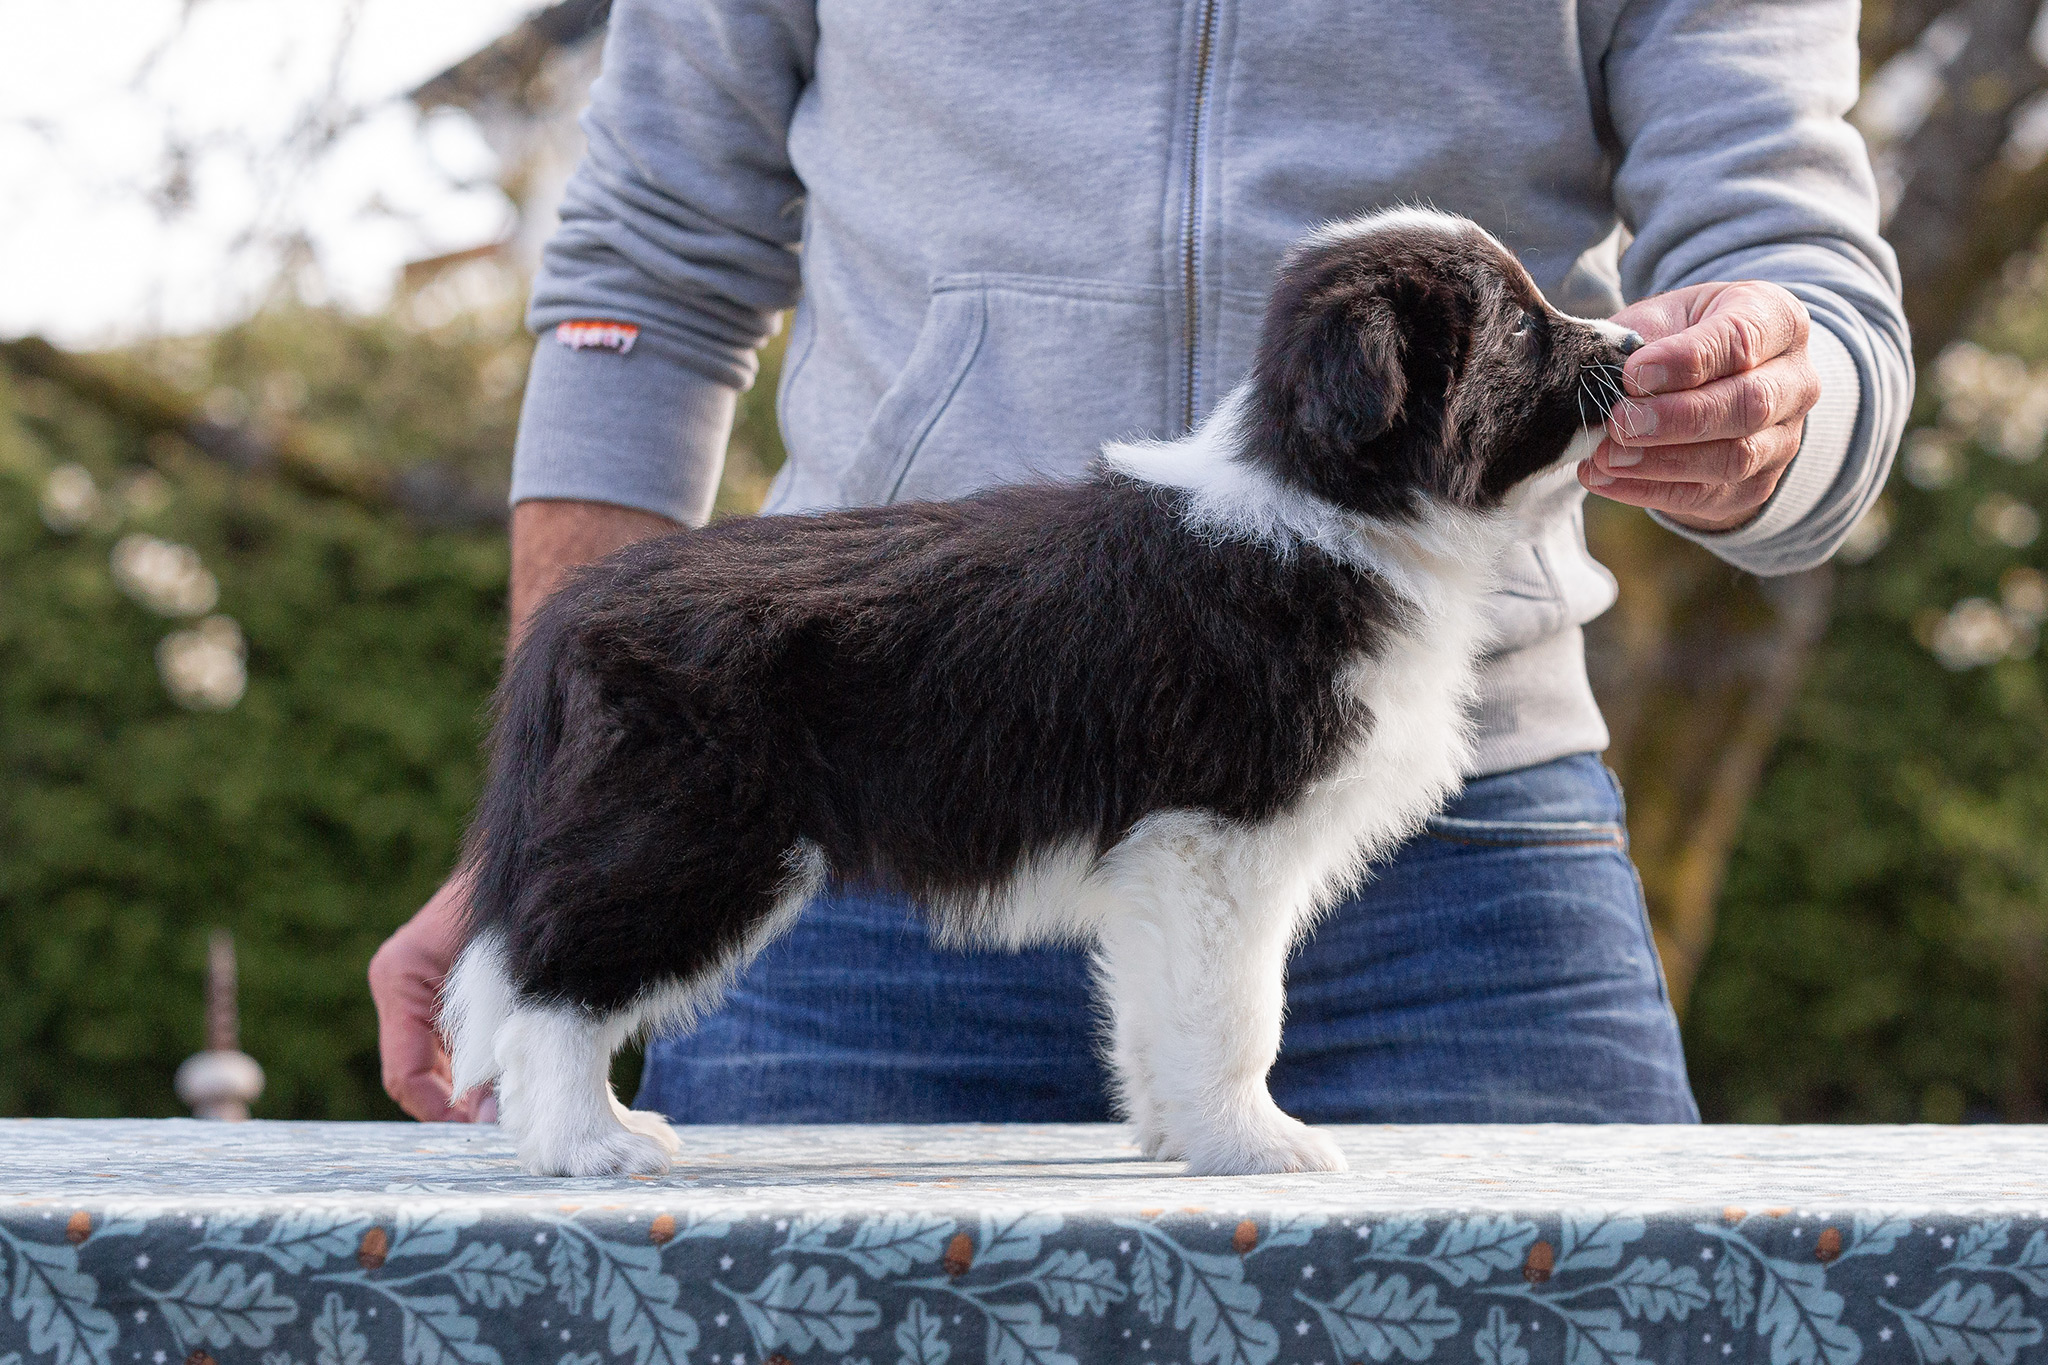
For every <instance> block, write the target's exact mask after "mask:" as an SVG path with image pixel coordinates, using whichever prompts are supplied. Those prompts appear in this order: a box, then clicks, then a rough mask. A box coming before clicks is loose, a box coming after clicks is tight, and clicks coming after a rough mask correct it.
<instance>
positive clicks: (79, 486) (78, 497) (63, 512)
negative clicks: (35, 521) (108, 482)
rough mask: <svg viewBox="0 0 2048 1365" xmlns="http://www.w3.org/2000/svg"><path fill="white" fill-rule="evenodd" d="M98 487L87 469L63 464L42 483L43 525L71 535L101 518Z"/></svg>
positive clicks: (81, 466) (78, 465)
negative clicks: (95, 519)
mask: <svg viewBox="0 0 2048 1365" xmlns="http://www.w3.org/2000/svg"><path fill="white" fill-rule="evenodd" d="M100 507H101V502H100V490H99V485H98V484H96V483H94V482H93V480H92V473H91V471H90V470H88V469H87V468H86V467H85V466H84V465H80V464H60V465H58V466H57V467H56V468H55V469H53V470H51V471H50V477H49V478H47V479H45V480H43V497H42V510H43V524H44V525H45V526H47V527H49V528H50V529H51V530H52V531H57V532H60V533H63V534H66V535H68V534H70V533H71V532H73V531H79V530H83V529H84V528H85V527H86V526H87V525H89V524H90V523H91V522H92V520H93V518H95V517H97V516H98V515H99V514H100Z"/></svg>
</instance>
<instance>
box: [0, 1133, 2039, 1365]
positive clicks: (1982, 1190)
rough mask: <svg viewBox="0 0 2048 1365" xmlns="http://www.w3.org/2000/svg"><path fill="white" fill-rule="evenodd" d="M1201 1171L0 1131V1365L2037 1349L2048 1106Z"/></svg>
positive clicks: (1034, 1143) (1353, 1148) (965, 1159)
mask: <svg viewBox="0 0 2048 1365" xmlns="http://www.w3.org/2000/svg"><path fill="white" fill-rule="evenodd" d="M1332 1131H1333V1132H1334V1133H1335V1134H1336V1135H1337V1137H1338V1139H1339V1140H1340V1141H1341V1142H1342V1144H1343V1146H1344V1148H1345V1150H1346V1152H1347V1153H1348V1155H1349V1156H1350V1159H1351V1163H1352V1171H1351V1173H1350V1174H1348V1175H1342V1176H1289V1177H1257V1178H1243V1179H1217V1180H1191V1179H1187V1178H1184V1177H1181V1176H1178V1175H1177V1174H1176V1173H1175V1172H1176V1168H1175V1167H1172V1166H1163V1165H1153V1164H1148V1163H1145V1162H1143V1161H1140V1160H1138V1159H1137V1156H1136V1153H1135V1151H1134V1149H1133V1148H1131V1147H1130V1146H1129V1145H1128V1144H1127V1143H1126V1142H1125V1141H1124V1139H1123V1136H1122V1134H1121V1133H1120V1132H1119V1131H1118V1130H1116V1129H1113V1128H1103V1127H1042V1128H1037V1127H954V1128H880V1127H867V1128H757V1129H745V1128H697V1129H686V1130H684V1140H685V1152H684V1160H683V1163H682V1164H681V1165H680V1166H679V1167H678V1168H677V1170H676V1172H675V1173H674V1174H673V1175H671V1176H669V1177H666V1178H664V1179H660V1180H650V1179H631V1180H535V1179H531V1178H528V1177H527V1176H525V1175H523V1174H522V1173H521V1172H520V1170H519V1168H518V1166H517V1164H516V1163H515V1162H514V1160H513V1158H512V1153H511V1149H510V1147H509V1145H508V1144H507V1143H506V1142H505V1141H504V1140H503V1139H502V1138H501V1137H500V1136H499V1134H498V1133H497V1131H496V1130H495V1129H491V1128H463V1127H455V1126H437V1127H421V1126H412V1125H402V1124H291V1123H249V1124H240V1125H221V1124H202V1123H196V1122H180V1121H121V1122H70V1121H55V1120H10V1121H0V1286H4V1292H5V1295H6V1307H5V1310H4V1312H0V1365H31V1362H43V1361H52V1362H58V1363H59V1365H87V1363H88V1362H91V1363H92V1365H133V1363H134V1362H146V1363H147V1365H168V1363H169V1362H183V1363H185V1365H206V1362H209V1361H212V1362H219V1363H220V1365H234V1363H235V1362H249V1363H250V1365H372V1362H375V1363H376V1365H384V1363H385V1362H403V1365H514V1363H515V1362H516V1363H518V1365H526V1363H527V1362H534V1363H535V1365H599V1363H600V1362H611V1361H627V1362H631V1365H685V1362H689V1363H690V1365H699V1363H708V1365H768V1362H774V1361H777V1360H778V1359H779V1360H781V1361H787V1362H797V1361H819V1362H828V1365H848V1363H849V1362H851V1363H852V1365H975V1363H978V1362H992V1363H993V1365H1079V1363H1080V1362H1097V1361H1115V1362H1133V1363H1134V1365H1136V1363H1141V1362H1156V1363H1157V1365H1169V1363H1170V1365H1268V1363H1269V1362H1279V1363H1281V1365H1295V1362H1301V1363H1302V1365H1311V1363H1314V1362H1319V1363H1320V1365H1352V1362H1356V1361H1375V1362H1377V1361H1422V1360H1434V1361H1445V1362H1459V1363H1460V1365H1462V1363H1463V1362H1480V1363H1481V1365H1538V1363H1539V1362H1541V1363H1545V1365H1547V1363H1548V1362H1557V1363H1558V1365H1628V1363H1629V1362H1638V1361H1642V1362H1659V1363H1660V1365H1662V1363H1669V1362H1693V1361H1698V1362H1715V1363H1716V1365H1718V1363H1719V1362H1729V1361H1744V1362H1747V1361H1757V1362H1762V1361H1769V1362H1771V1365H1853V1363H1854V1362H1857V1361H1862V1360H1868V1361H1873V1362H1879V1361H1898V1362H1919V1363H1920V1365H2018V1363H2021V1362H2044V1361H2048V1343H2044V1341H2043V1329H2042V1319H2043V1316H2044V1312H2048V1132H2043V1131H2042V1130H2034V1129H2025V1128H1690V1129H1688V1128H1627V1127H1615V1128H1585V1127H1531V1128H1481V1127H1407V1128H1349V1129H1335V1130H1332Z"/></svg>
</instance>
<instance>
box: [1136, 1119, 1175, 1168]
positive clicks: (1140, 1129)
mask: <svg viewBox="0 0 2048 1365" xmlns="http://www.w3.org/2000/svg"><path fill="white" fill-rule="evenodd" d="M1131 1140H1132V1141H1133V1142H1135V1143H1137V1144H1138V1155H1140V1156H1142V1157H1144V1158H1145V1160H1147V1161H1179V1160H1181V1159H1182V1158H1183V1157H1185V1156H1186V1155H1187V1154H1186V1153H1185V1152H1184V1151H1182V1150H1181V1148H1180V1147H1179V1146H1178V1145H1177V1144H1176V1143H1175V1142H1174V1140H1173V1139H1172V1138H1170V1137H1168V1136H1167V1133H1166V1129H1165V1128H1164V1127H1162V1126H1161V1125H1160V1124H1159V1123H1157V1122H1156V1121H1155V1122H1150V1123H1137V1122H1133V1123H1132V1125H1131Z"/></svg>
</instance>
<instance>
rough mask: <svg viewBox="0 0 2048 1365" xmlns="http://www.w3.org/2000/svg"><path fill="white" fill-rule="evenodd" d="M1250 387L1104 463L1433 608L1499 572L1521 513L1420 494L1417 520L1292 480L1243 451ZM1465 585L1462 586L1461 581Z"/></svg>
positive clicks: (1280, 546)
mask: <svg viewBox="0 0 2048 1365" xmlns="http://www.w3.org/2000/svg"><path fill="white" fill-rule="evenodd" d="M1249 398H1250V385H1249V384H1248V383H1247V384H1240V385H1239V386H1238V387H1237V388H1236V389H1234V390H1232V391H1231V393H1230V395H1229V396H1228V397H1227V398H1225V399H1224V400H1223V401H1222V402H1221V403H1219V404H1218V405H1217V407H1216V410H1215V411H1214V412H1212V413H1210V414H1209V416H1208V417H1207V418H1205V419H1204V420H1203V422H1202V424H1201V425H1200V426H1198V427H1196V428H1195V429H1194V430H1193V431H1192V432H1189V433H1188V434H1187V435H1186V436H1183V437H1181V438H1180V439H1179V440H1177V441H1118V442H1112V443H1111V444H1109V445H1106V446H1104V447H1103V450H1102V458H1103V463H1104V464H1106V465H1107V466H1108V467H1109V468H1110V469H1112V470H1114V471H1115V472H1117V473H1119V474H1123V475H1125V476H1127V477H1129V478H1133V479H1138V480H1140V481H1142V482H1145V483H1151V484H1157V485H1159V486H1161V487H1164V488H1176V489H1180V490H1182V491H1184V492H1186V493H1187V494H1188V495H1189V497H1188V502H1187V510H1186V512H1185V514H1184V516H1185V520H1186V522H1187V524H1188V526H1189V527H1190V529H1192V530H1194V531H1196V532H1198V533H1199V534H1202V535H1205V536H1209V537H1213V538H1215V539H1217V540H1242V541H1250V542H1253V543H1255V544H1260V545H1264V546H1266V547H1268V548H1269V549H1271V550H1272V551H1274V552H1275V553H1276V554H1280V555H1282V556H1291V555H1293V554H1296V553H1298V552H1299V551H1300V550H1301V548H1302V547H1304V546H1312V547H1314V548H1315V549H1318V550H1320V551H1322V552H1323V553H1324V554H1327V555H1329V556H1330V557H1331V558H1333V559H1336V560H1339V561H1341V562H1343V563H1346V564H1350V565H1352V566H1354V567H1356V568H1359V569H1362V570H1365V571H1366V572H1369V573H1372V574H1375V575H1377V576H1378V577H1379V578H1380V579H1382V580H1383V581H1384V582H1385V583H1386V584H1387V585H1388V586H1389V587H1391V588H1392V589H1393V590H1394V591H1395V592H1397V593H1399V594H1400V595H1401V596H1402V597H1403V598H1405V599H1406V600H1407V601H1408V602H1410V603H1411V604H1413V605H1414V606H1415V607H1416V608H1418V609H1419V610H1420V611H1422V612H1423V613H1424V614H1425V615H1427V616H1435V615H1437V614H1438V613H1439V612H1441V611H1443V610H1445V609H1448V608H1451V607H1452V606H1453V599H1460V600H1462V599H1465V598H1466V597H1467V596H1468V593H1469V591H1470V589H1471V588H1472V587H1474V586H1476V585H1475V583H1474V581H1473V579H1474V576H1475V575H1476V576H1478V577H1480V578H1489V579H1490V577H1491V568H1492V564H1493V561H1494V559H1495V558H1496V557H1497V556H1498V554H1499V552H1500V551H1501V550H1502V549H1503V548H1505V546H1506V544H1507V543H1508V542H1509V541H1510V540H1511V539H1513V536H1514V521H1513V518H1512V517H1510V516H1507V515H1504V514H1488V513H1483V512H1471V511H1466V510H1464V509H1461V508H1454V507H1446V506H1443V505H1442V504H1440V503H1437V502H1435V501H1434V500H1429V499H1425V498H1423V496H1422V495H1421V494H1418V495H1417V503H1418V505H1417V509H1416V516H1415V518H1414V519H1413V520H1412V521H1404V522H1398V523H1397V522H1388V521H1382V520H1380V519H1378V518H1376V517H1368V516H1365V515H1362V514H1360V513H1357V512H1350V511H1346V510H1345V509H1344V508H1341V507H1338V506H1336V505H1335V504H1334V503H1331V502H1328V501H1326V500H1324V499H1322V498H1319V497H1317V496H1315V495H1314V494H1313V493H1309V492H1307V491H1305V490H1303V489H1299V488H1293V487H1290V486H1288V485H1287V484H1285V483H1283V482H1282V481H1281V480H1279V479H1278V478H1276V477H1274V476H1273V475H1272V474H1271V473H1269V472H1267V471H1266V470H1264V469H1261V468H1260V467H1259V466H1257V465H1256V464H1253V463H1252V462H1251V461H1249V460H1245V459H1243V458H1241V455H1240V451H1241V446H1242V437H1241V431H1242V422H1243V413H1244V407H1245V404H1246V403H1247V402H1248V401H1249ZM1461 588H1462V589H1465V590H1466V591H1464V592H1461V591H1459V589H1461Z"/></svg>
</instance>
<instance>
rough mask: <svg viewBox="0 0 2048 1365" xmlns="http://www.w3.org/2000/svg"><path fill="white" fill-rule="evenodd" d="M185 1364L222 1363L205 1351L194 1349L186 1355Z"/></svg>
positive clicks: (205, 1364)
mask: <svg viewBox="0 0 2048 1365" xmlns="http://www.w3.org/2000/svg"><path fill="white" fill-rule="evenodd" d="M185 1365H220V1362H219V1361H217V1360H215V1359H214V1358H213V1357H212V1356H210V1355H208V1354H207V1353H206V1352H204V1351H194V1352H193V1353H192V1354H191V1355H189V1356H186V1357H185Z"/></svg>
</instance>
